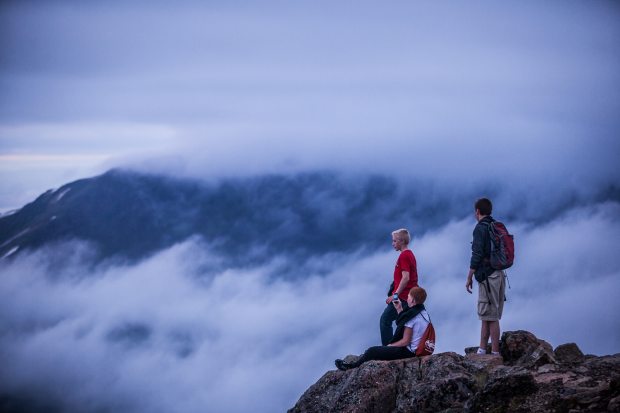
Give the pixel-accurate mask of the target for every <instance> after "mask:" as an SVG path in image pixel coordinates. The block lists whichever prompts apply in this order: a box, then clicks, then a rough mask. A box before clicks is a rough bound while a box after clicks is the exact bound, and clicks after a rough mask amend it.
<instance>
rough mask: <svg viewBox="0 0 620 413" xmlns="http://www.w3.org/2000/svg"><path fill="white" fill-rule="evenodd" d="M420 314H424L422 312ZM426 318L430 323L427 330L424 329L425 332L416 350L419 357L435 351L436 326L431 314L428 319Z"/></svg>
mask: <svg viewBox="0 0 620 413" xmlns="http://www.w3.org/2000/svg"><path fill="white" fill-rule="evenodd" d="M420 315H422V314H421V313H420ZM422 318H424V316H422ZM424 320H425V321H428V325H427V326H426V330H424V334H422V338H421V339H420V343H419V344H418V348H417V349H416V350H415V355H416V356H417V357H422V356H430V355H431V354H433V352H434V351H435V327H433V323H432V322H431V316H430V315H429V316H428V320H426V318H424Z"/></svg>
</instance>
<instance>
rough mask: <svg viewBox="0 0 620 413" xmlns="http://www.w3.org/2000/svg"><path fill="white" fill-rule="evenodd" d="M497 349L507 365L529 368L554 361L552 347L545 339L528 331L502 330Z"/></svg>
mask: <svg viewBox="0 0 620 413" xmlns="http://www.w3.org/2000/svg"><path fill="white" fill-rule="evenodd" d="M499 351H500V354H501V355H502V358H503V359H504V362H505V363H506V364H508V365H518V366H524V367H530V368H531V367H538V366H542V365H544V364H554V363H556V360H555V355H554V354H553V347H551V345H550V344H549V343H547V342H546V341H544V340H540V339H538V338H536V336H535V335H534V334H532V333H530V332H529V331H523V330H518V331H506V332H504V333H503V334H502V338H501V341H500V347H499Z"/></svg>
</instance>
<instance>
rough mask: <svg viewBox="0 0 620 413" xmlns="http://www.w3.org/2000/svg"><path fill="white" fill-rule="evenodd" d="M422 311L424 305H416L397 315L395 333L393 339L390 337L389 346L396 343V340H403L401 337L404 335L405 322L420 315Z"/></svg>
mask: <svg viewBox="0 0 620 413" xmlns="http://www.w3.org/2000/svg"><path fill="white" fill-rule="evenodd" d="M423 310H425V308H424V304H416V305H414V306H413V307H409V308H408V309H406V310H403V311H402V312H401V313H400V314H399V315H398V317H397V318H396V331H394V337H392V341H390V344H391V343H396V342H397V341H398V340H400V339H402V338H403V335H404V334H405V324H406V323H407V321H409V320H411V319H412V318H413V317H415V316H417V315H418V314H420V313H421V312H422V311H423Z"/></svg>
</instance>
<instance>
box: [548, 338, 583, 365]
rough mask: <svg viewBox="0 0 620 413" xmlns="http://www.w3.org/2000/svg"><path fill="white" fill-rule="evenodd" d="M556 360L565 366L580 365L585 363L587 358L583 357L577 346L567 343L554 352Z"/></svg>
mask: <svg viewBox="0 0 620 413" xmlns="http://www.w3.org/2000/svg"><path fill="white" fill-rule="evenodd" d="M553 354H555V358H556V360H557V361H558V362H560V363H564V364H579V363H583V362H584V361H585V359H586V356H584V355H583V353H582V352H581V350H580V349H579V347H578V346H577V344H575V343H566V344H562V345H559V346H557V347H556V348H555V350H553Z"/></svg>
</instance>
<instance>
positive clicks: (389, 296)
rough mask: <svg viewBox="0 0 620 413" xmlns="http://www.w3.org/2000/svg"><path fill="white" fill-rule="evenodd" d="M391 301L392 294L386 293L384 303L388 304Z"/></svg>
mask: <svg viewBox="0 0 620 413" xmlns="http://www.w3.org/2000/svg"><path fill="white" fill-rule="evenodd" d="M391 302H392V296H391V295H388V298H386V299H385V303H386V304H389V303H391Z"/></svg>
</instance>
